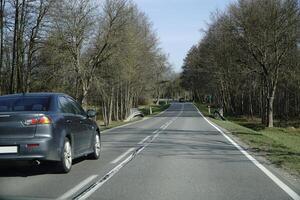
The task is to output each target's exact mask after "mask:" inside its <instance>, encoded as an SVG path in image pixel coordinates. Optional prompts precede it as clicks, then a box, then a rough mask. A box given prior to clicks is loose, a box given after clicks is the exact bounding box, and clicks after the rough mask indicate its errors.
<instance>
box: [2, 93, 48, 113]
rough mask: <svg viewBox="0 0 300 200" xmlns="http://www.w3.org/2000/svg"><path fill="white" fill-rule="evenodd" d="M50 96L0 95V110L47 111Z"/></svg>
mask: <svg viewBox="0 0 300 200" xmlns="http://www.w3.org/2000/svg"><path fill="white" fill-rule="evenodd" d="M49 102H50V97H25V96H23V97H1V98H0V112H24V111H48V110H49Z"/></svg>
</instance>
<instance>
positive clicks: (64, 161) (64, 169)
mask: <svg viewBox="0 0 300 200" xmlns="http://www.w3.org/2000/svg"><path fill="white" fill-rule="evenodd" d="M71 168H72V145H71V142H70V140H69V138H65V140H64V144H63V147H62V151H61V160H60V161H59V162H58V163H57V170H58V171H59V172H61V173H68V172H70V171H71Z"/></svg>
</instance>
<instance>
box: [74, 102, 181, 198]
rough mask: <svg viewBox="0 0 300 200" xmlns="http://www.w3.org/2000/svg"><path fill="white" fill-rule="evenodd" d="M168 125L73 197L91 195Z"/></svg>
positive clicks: (170, 122)
mask: <svg viewBox="0 0 300 200" xmlns="http://www.w3.org/2000/svg"><path fill="white" fill-rule="evenodd" d="M182 112H183V107H182V109H181V112H180V113H179V114H178V115H177V116H176V117H175V118H173V119H172V120H171V121H169V123H168V124H169V125H171V124H172V123H173V122H174V121H175V120H176V119H177V118H178V117H179V116H180V115H181V114H182ZM167 127H168V126H166V127H165V128H164V129H160V130H159V129H158V130H156V131H155V132H156V133H155V132H154V134H155V135H154V136H152V138H151V140H150V141H149V142H147V143H145V145H143V146H141V147H140V148H138V149H136V151H135V152H133V153H132V154H130V155H129V156H128V157H127V158H126V159H125V160H123V161H122V162H121V163H120V164H118V165H117V166H116V167H114V168H113V169H112V170H110V171H109V172H108V173H107V174H106V175H105V176H103V177H102V178H101V179H100V180H99V181H97V182H96V183H94V184H93V185H91V186H90V187H89V188H88V189H87V190H86V191H83V193H82V194H79V195H78V196H76V197H75V198H73V199H76V200H83V199H87V198H88V197H89V196H91V195H92V194H93V193H94V192H96V191H97V190H98V189H99V188H100V187H101V186H102V185H103V184H104V183H106V182H107V181H108V180H109V179H111V178H112V177H113V176H114V175H115V174H116V173H117V172H118V171H120V169H121V168H123V167H124V166H125V165H126V164H127V163H128V162H130V161H131V160H132V159H133V158H134V157H135V156H137V155H138V154H139V153H140V152H141V151H143V150H144V149H145V148H146V147H147V146H148V145H150V144H151V143H152V142H153V140H155V138H157V137H158V135H159V133H160V132H162V131H163V130H165V129H166V128H167Z"/></svg>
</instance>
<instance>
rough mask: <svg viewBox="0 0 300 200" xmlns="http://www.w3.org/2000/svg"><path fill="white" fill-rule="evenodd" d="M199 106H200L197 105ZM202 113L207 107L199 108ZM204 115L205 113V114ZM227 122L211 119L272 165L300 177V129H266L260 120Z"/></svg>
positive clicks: (244, 119)
mask: <svg viewBox="0 0 300 200" xmlns="http://www.w3.org/2000/svg"><path fill="white" fill-rule="evenodd" d="M197 106H198V105H197ZM198 108H199V109H200V110H201V111H204V110H203V109H204V108H205V106H203V105H202V106H198ZM203 114H204V115H207V113H206V114H205V112H203ZM227 119H228V120H227V121H222V120H216V119H213V118H210V120H211V121H212V122H214V123H215V124H217V125H219V126H221V127H223V128H225V129H226V130H228V131H230V132H231V133H232V134H233V135H235V136H237V137H238V138H239V139H240V140H241V141H243V142H244V143H246V144H247V145H249V147H250V148H251V150H252V151H255V152H258V153H259V154H260V155H264V156H265V157H266V158H267V159H268V160H269V161H270V162H271V163H273V164H275V165H277V166H279V167H282V168H284V169H286V170H288V171H289V172H290V173H292V174H295V175H298V176H299V175H300V129H295V128H265V127H264V126H262V125H260V122H259V119H257V118H256V119H247V118H246V117H239V118H233V117H230V118H227Z"/></svg>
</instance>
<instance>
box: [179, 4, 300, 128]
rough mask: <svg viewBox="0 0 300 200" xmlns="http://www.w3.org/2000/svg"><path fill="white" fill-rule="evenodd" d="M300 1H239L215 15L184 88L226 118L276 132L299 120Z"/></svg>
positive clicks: (190, 59) (188, 62)
mask: <svg viewBox="0 0 300 200" xmlns="http://www.w3.org/2000/svg"><path fill="white" fill-rule="evenodd" d="M299 6H300V5H299V1H297V0H239V1H237V2H235V3H232V4H231V5H229V7H228V9H227V10H226V11H225V12H224V13H220V12H218V13H216V14H214V16H213V19H212V22H211V23H210V25H209V28H208V30H207V31H206V32H205V36H204V38H203V39H202V40H201V41H200V42H199V43H198V44H197V45H195V46H193V47H192V48H191V49H190V51H189V53H188V55H187V57H186V59H185V62H184V67H183V73H182V76H181V79H182V86H183V87H184V88H185V89H186V90H189V91H192V92H193V95H194V98H195V99H197V100H201V101H204V100H208V101H209V100H211V101H212V102H210V103H212V104H215V105H217V106H219V107H223V109H224V111H225V113H226V114H227V115H248V116H251V117H254V116H257V117H260V118H261V120H262V124H264V125H266V126H268V127H273V125H274V122H273V118H274V116H275V117H276V118H278V119H280V120H290V119H292V118H296V117H300V14H299V13H300V11H299Z"/></svg>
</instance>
